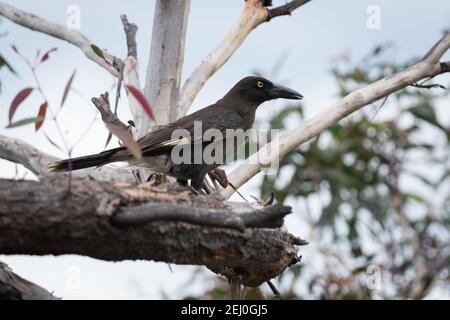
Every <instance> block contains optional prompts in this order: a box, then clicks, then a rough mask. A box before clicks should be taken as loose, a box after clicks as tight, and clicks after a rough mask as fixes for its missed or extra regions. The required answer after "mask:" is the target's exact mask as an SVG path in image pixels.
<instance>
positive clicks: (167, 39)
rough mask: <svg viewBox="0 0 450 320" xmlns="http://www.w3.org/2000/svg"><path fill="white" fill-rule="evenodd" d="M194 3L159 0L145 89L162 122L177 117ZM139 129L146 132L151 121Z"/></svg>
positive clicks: (159, 121) (158, 121)
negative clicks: (190, 12) (189, 18)
mask: <svg viewBox="0 0 450 320" xmlns="http://www.w3.org/2000/svg"><path fill="white" fill-rule="evenodd" d="M190 4H191V1H190V0H157V1H155V15H154V20H153V29H152V44H151V48H150V57H149V62H148V67H147V78H146V81H145V89H144V92H145V96H146V98H147V100H148V101H149V102H150V103H151V105H152V106H153V108H154V111H155V116H156V122H157V123H158V124H166V123H168V122H171V121H173V120H175V119H176V118H177V112H178V97H179V88H180V79H181V71H182V67H183V57H184V43H185V38H186V29H187V22H188V17H189V8H190ZM138 129H139V133H140V134H141V135H144V134H146V133H147V132H148V131H149V130H150V124H149V123H148V122H143V123H142V126H141V127H138Z"/></svg>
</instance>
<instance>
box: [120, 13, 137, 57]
mask: <svg viewBox="0 0 450 320" xmlns="http://www.w3.org/2000/svg"><path fill="white" fill-rule="evenodd" d="M120 19H121V20H122V24H123V29H124V31H125V36H126V39H127V48H128V55H127V56H128V57H134V58H135V59H137V43H136V33H137V30H138V27H137V25H135V24H134V23H130V22H128V18H127V16H126V15H124V14H123V15H121V16H120Z"/></svg>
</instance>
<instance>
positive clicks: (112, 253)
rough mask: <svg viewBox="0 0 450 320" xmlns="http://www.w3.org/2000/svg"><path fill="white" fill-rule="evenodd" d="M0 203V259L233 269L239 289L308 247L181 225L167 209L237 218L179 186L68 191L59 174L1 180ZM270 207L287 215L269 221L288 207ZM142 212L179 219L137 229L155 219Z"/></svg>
mask: <svg viewBox="0 0 450 320" xmlns="http://www.w3.org/2000/svg"><path fill="white" fill-rule="evenodd" d="M0 198H1V199H2V201H1V202H0V253H1V254H36V255H45V254H53V255H60V254H79V255H84V256H90V257H93V258H98V259H103V260H107V261H120V260H129V259H131V260H134V259H145V260H154V261H164V262H168V263H177V264H195V265H204V266H207V267H209V268H211V269H212V270H216V271H217V272H221V273H223V272H225V271H224V270H225V269H226V270H228V269H231V270H233V272H235V274H236V275H239V276H240V277H241V279H242V284H245V285H247V286H258V285H260V284H262V283H264V282H265V281H267V280H269V279H271V278H273V277H275V276H277V275H278V274H280V273H281V272H283V270H284V269H286V268H287V267H288V266H290V265H291V264H293V263H296V262H297V261H298V257H297V246H298V245H302V244H304V242H303V241H302V240H301V239H298V238H295V237H293V236H292V235H290V234H289V233H287V232H286V231H284V230H282V229H245V231H244V232H240V231H236V230H233V229H229V228H227V229H225V228H217V227H214V228H211V227H205V226H199V225H193V224H190V223H189V224H188V223H182V222H177V221H178V218H179V216H176V215H175V214H172V213H171V212H170V210H171V209H174V208H175V209H176V210H178V213H179V212H180V208H181V206H183V208H185V207H190V208H191V209H192V208H200V209H201V210H202V213H205V212H206V211H205V210H211V212H209V213H206V214H208V215H209V216H212V215H213V214H214V213H217V214H219V212H220V214H222V213H223V214H226V215H228V216H230V217H232V216H233V214H234V212H232V211H231V210H230V208H229V207H228V206H227V205H226V204H224V203H223V202H222V200H221V199H219V198H214V197H202V196H197V195H194V194H192V192H191V191H190V190H189V189H186V188H183V187H180V186H178V185H176V184H164V185H162V186H160V187H158V188H156V187H150V186H148V185H137V186H134V185H131V184H125V183H113V182H110V181H108V182H98V181H95V180H89V179H80V178H74V179H72V185H71V188H70V190H68V188H67V181H66V179H65V178H64V177H60V176H59V177H54V178H45V179H43V180H42V181H41V182H36V181H13V180H0ZM158 205H160V206H158ZM272 208H273V209H272V210H278V209H280V210H281V211H282V210H284V212H280V214H278V215H277V214H275V213H273V212H270V211H269V212H267V211H263V212H265V213H264V215H272V214H273V217H274V219H276V218H278V217H281V216H283V215H284V214H286V213H287V212H286V209H285V208H286V207H281V206H280V207H272ZM144 209H145V210H150V209H151V210H157V211H154V212H153V213H154V214H155V215H159V217H160V218H161V219H163V220H167V219H166V218H164V217H163V216H162V213H158V211H159V210H160V209H161V210H162V211H165V212H166V213H167V214H169V215H171V214H172V217H173V218H174V219H175V221H171V222H167V221H163V222H152V223H146V224H142V225H135V223H136V218H135V215H136V214H141V215H149V214H151V212H150V211H146V212H148V213H145V212H144ZM185 216H186V215H185ZM118 217H119V218H118ZM124 217H125V218H124ZM126 217H128V218H126ZM204 218H205V217H202V219H201V220H202V221H203V222H204V221H205V219H204ZM215 219H216V220H213V221H218V220H220V218H215ZM130 221H131V225H130V224H129V222H130ZM247 221H248V220H247ZM247 221H246V223H247ZM262 221H263V222H264V219H263V220H262ZM124 222H128V224H127V226H125V225H124V224H123V223H124ZM197 222H198V221H197ZM213 224H214V223H213Z"/></svg>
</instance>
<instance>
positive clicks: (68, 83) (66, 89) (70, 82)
mask: <svg viewBox="0 0 450 320" xmlns="http://www.w3.org/2000/svg"><path fill="white" fill-rule="evenodd" d="M76 72H77V70H73V73H72V75H71V76H70V78H69V80H68V81H67V83H66V87H65V88H64V93H63V96H62V99H61V105H60V108H62V107H63V105H64V102H66V98H67V95H68V94H69V90H70V87H71V86H72V82H73V78H75V73H76Z"/></svg>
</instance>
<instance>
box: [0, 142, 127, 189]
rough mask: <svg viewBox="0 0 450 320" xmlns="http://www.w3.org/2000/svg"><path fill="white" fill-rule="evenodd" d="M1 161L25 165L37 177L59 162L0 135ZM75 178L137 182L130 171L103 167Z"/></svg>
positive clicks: (25, 144)
mask: <svg viewBox="0 0 450 320" xmlns="http://www.w3.org/2000/svg"><path fill="white" fill-rule="evenodd" d="M0 159H5V160H8V161H11V162H14V163H17V164H21V165H23V166H24V167H25V168H27V169H29V170H30V171H31V172H33V173H34V174H35V175H37V176H41V177H42V176H45V175H47V174H48V172H47V169H46V168H45V165H46V164H48V163H50V162H53V161H56V160H59V159H58V158H56V157H53V156H51V155H48V154H46V153H43V152H41V151H39V150H38V149H36V148H35V147H33V146H32V145H30V144H28V143H26V142H24V141H22V140H20V139H16V138H9V137H6V136H2V135H0ZM72 175H73V176H75V177H89V178H90V179H95V180H100V181H124V182H132V181H135V179H134V177H133V175H132V174H131V172H130V171H129V170H125V169H116V168H111V167H101V168H95V169H86V170H81V171H77V172H73V173H72Z"/></svg>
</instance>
